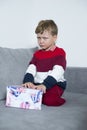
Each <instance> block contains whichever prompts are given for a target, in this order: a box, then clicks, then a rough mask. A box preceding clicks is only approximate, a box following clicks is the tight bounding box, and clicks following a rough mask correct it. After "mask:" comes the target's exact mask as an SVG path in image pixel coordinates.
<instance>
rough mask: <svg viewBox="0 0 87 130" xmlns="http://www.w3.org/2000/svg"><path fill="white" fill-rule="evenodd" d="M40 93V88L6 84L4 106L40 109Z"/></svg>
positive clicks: (41, 93)
mask: <svg viewBox="0 0 87 130" xmlns="http://www.w3.org/2000/svg"><path fill="white" fill-rule="evenodd" d="M42 95H43V92H42V91H41V90H36V89H29V88H24V87H21V86H7V95H6V106H9V107H17V108H23V109H36V110H41V104H42Z"/></svg>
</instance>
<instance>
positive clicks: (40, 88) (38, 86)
mask: <svg viewBox="0 0 87 130" xmlns="http://www.w3.org/2000/svg"><path fill="white" fill-rule="evenodd" d="M35 89H38V90H42V91H43V93H46V86H45V85H43V84H41V85H35Z"/></svg>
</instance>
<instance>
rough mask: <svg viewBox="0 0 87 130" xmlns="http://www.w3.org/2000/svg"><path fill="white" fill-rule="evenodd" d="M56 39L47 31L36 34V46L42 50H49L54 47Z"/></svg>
mask: <svg viewBox="0 0 87 130" xmlns="http://www.w3.org/2000/svg"><path fill="white" fill-rule="evenodd" d="M56 39H57V36H56V35H54V36H52V35H51V33H50V32H49V31H44V32H43V33H42V34H41V33H38V34H37V40H38V44H39V46H40V47H41V48H42V49H44V50H49V49H51V48H52V47H53V46H54V44H55V41H56Z"/></svg>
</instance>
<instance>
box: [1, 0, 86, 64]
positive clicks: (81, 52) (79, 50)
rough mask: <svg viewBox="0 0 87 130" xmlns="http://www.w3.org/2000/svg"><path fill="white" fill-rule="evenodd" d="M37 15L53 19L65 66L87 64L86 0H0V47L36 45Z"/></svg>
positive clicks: (38, 17) (39, 18)
mask: <svg viewBox="0 0 87 130" xmlns="http://www.w3.org/2000/svg"><path fill="white" fill-rule="evenodd" d="M41 19H53V20H54V21H55V22H56V23H57V25H58V27H59V38H58V41H57V45H59V46H60V47H63V48H64V49H65V51H66V53H67V66H79V67H87V60H86V56H87V51H86V50H87V0H0V47H10V48H27V47H34V46H36V45H37V40H36V35H35V33H34V30H35V27H36V26H37V23H38V22H39V21H40V20H41Z"/></svg>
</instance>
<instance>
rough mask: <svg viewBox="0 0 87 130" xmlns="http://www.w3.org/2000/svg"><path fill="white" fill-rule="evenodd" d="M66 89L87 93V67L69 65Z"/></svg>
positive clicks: (66, 74)
mask: <svg viewBox="0 0 87 130" xmlns="http://www.w3.org/2000/svg"><path fill="white" fill-rule="evenodd" d="M65 78H66V80H67V87H66V91H69V92H77V93H84V94H87V67H67V69H66V71H65Z"/></svg>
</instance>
